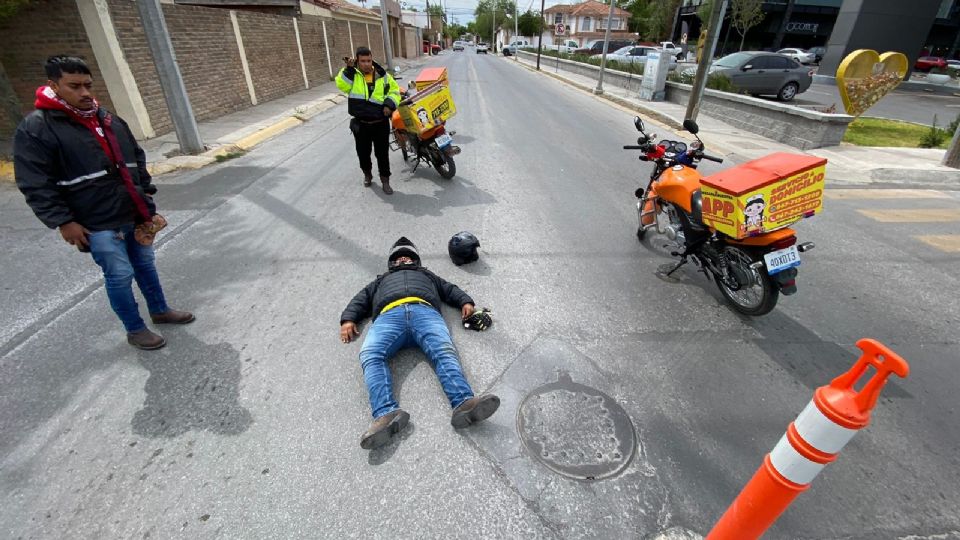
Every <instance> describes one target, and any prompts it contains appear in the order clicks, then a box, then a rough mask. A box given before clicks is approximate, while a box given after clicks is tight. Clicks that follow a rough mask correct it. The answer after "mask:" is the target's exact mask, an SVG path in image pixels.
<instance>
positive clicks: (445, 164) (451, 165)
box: [433, 150, 457, 180]
mask: <svg viewBox="0 0 960 540" xmlns="http://www.w3.org/2000/svg"><path fill="white" fill-rule="evenodd" d="M440 159H441V160H442V162H441V161H438V160H437V158H434V159H433V168H434V169H436V170H437V172H438V173H440V176H442V177H443V178H444V179H445V180H450V179H451V178H453V177H454V176H456V175H457V164H456V163H455V162H454V161H453V156H448V155H447V153H446V152H444V151H443V150H441V151H440Z"/></svg>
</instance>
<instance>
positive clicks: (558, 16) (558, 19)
mask: <svg viewBox="0 0 960 540" xmlns="http://www.w3.org/2000/svg"><path fill="white" fill-rule="evenodd" d="M562 22H563V13H554V14H553V24H561V23H562Z"/></svg>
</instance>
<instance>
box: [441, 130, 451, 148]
mask: <svg viewBox="0 0 960 540" xmlns="http://www.w3.org/2000/svg"><path fill="white" fill-rule="evenodd" d="M451 143H453V137H451V136H449V135H447V134H446V133H444V134H443V135H438V136H437V146H439V147H440V148H443V147H445V146H450V144H451Z"/></svg>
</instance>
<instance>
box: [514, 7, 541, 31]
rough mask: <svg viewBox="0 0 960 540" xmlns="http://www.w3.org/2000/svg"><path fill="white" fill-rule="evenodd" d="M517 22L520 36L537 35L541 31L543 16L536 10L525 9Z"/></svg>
mask: <svg viewBox="0 0 960 540" xmlns="http://www.w3.org/2000/svg"><path fill="white" fill-rule="evenodd" d="M518 23H519V29H518V31H519V32H520V35H521V36H531V37H532V36H539V35H540V34H541V33H542V32H543V17H542V16H541V15H540V12H538V11H530V10H527V12H526V13H524V14H523V15H521V16H520V20H519V21H518Z"/></svg>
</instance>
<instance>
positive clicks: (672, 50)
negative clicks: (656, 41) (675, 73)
mask: <svg viewBox="0 0 960 540" xmlns="http://www.w3.org/2000/svg"><path fill="white" fill-rule="evenodd" d="M660 50H661V51H663V52H665V53H667V54H669V55H670V56H673V57H674V58H676V59H677V60H680V59H681V57H682V56H683V49H681V48H680V47H679V46H678V45H674V44H673V42H672V41H661V42H660Z"/></svg>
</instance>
